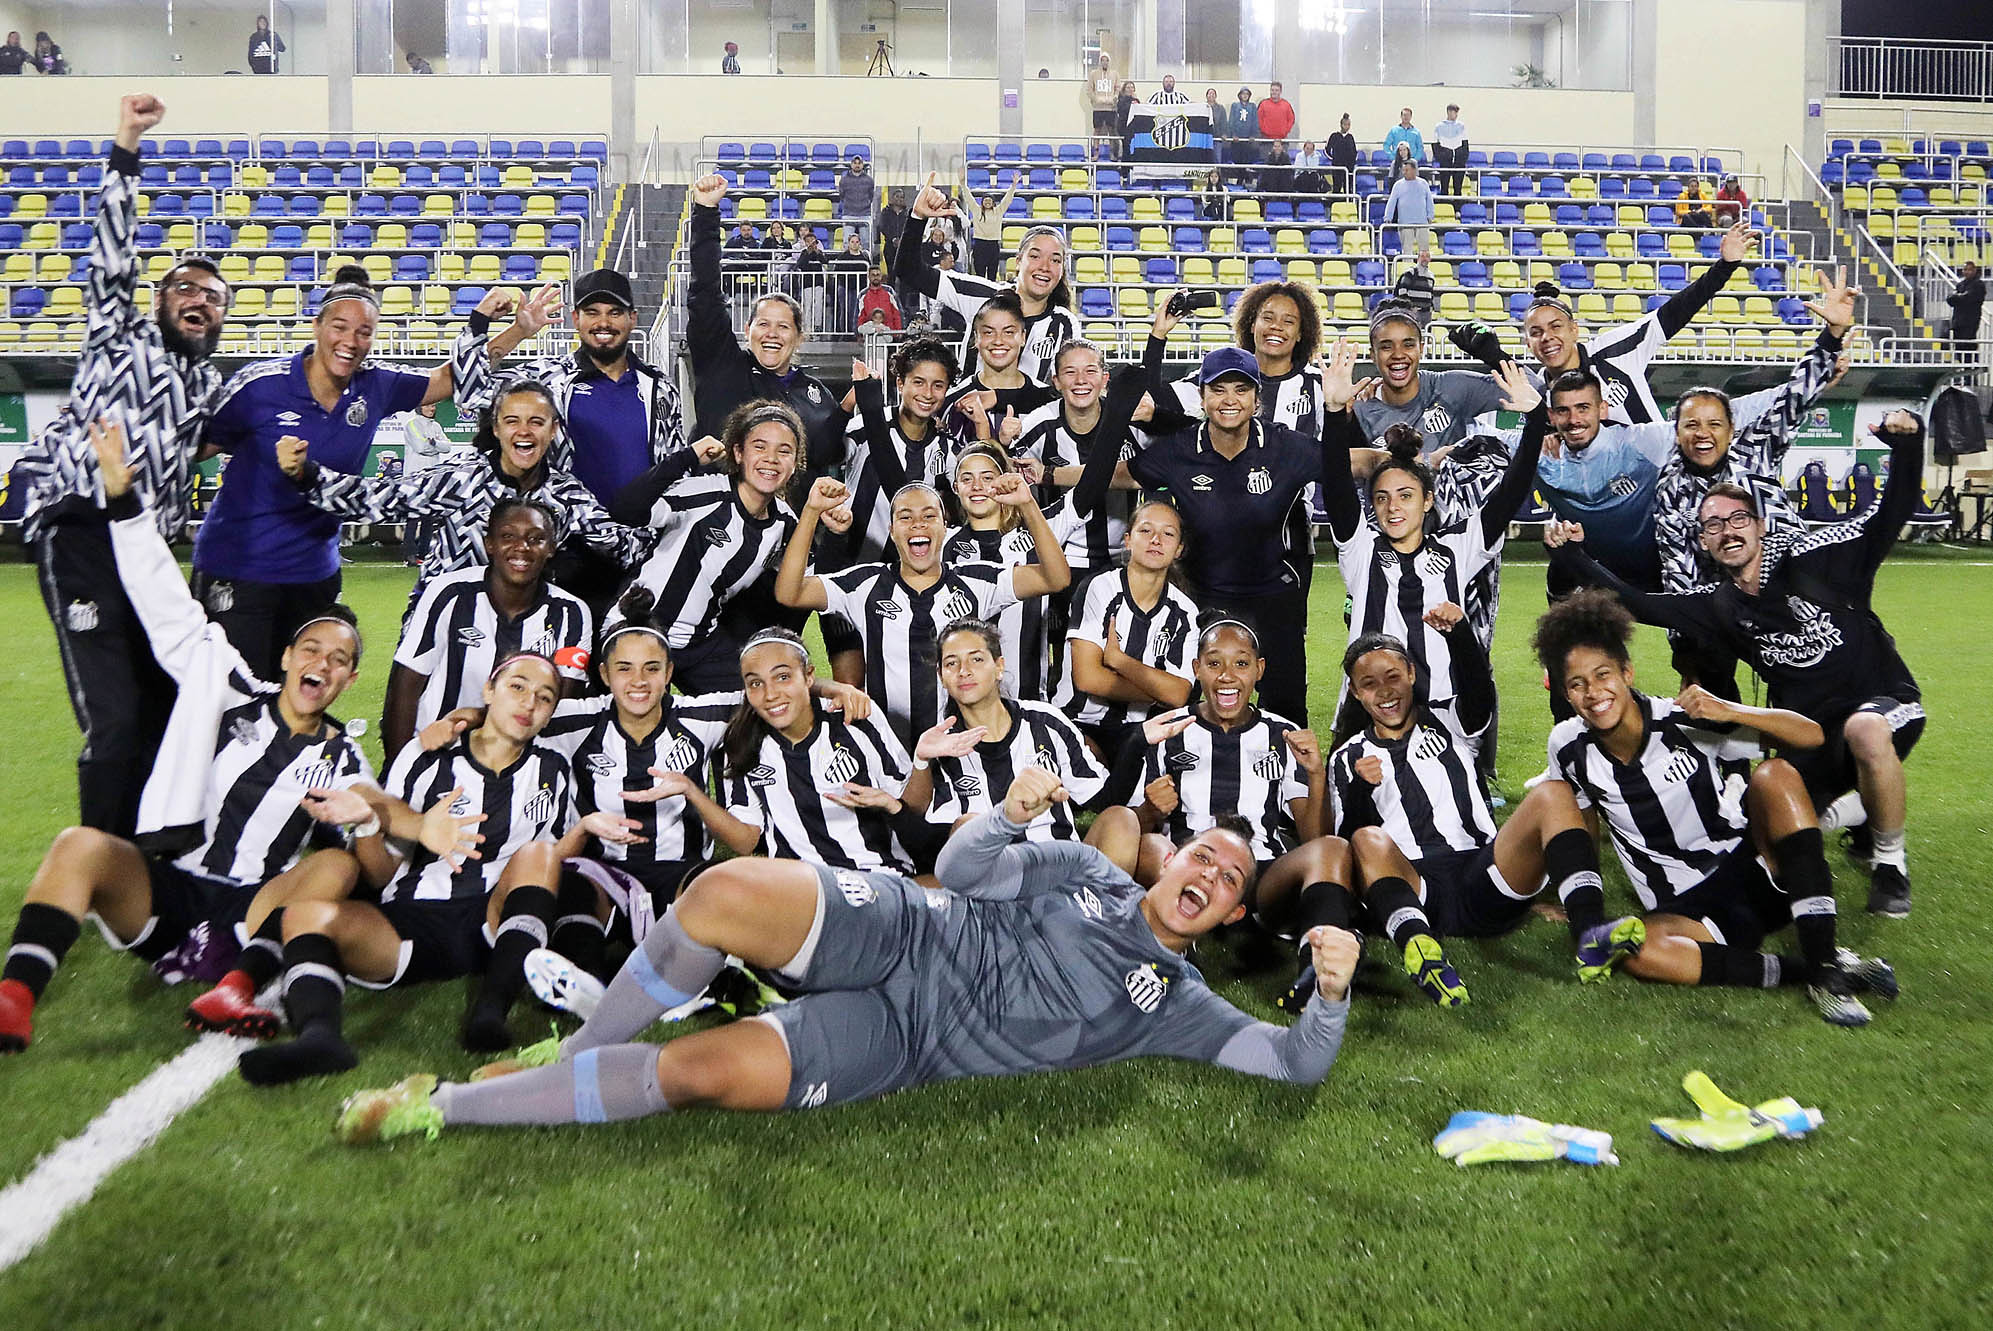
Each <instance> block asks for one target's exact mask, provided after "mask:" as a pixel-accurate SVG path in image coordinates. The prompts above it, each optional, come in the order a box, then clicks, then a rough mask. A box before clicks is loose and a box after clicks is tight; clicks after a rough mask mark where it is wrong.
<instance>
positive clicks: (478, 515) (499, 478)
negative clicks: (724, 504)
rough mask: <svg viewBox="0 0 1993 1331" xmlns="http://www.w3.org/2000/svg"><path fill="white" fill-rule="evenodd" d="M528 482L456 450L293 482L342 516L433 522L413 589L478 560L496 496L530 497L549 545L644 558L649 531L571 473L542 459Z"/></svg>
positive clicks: (310, 471)
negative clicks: (542, 511) (410, 463)
mask: <svg viewBox="0 0 1993 1331" xmlns="http://www.w3.org/2000/svg"><path fill="white" fill-rule="evenodd" d="M528 479H529V481H530V482H531V483H530V484H528V485H524V486H520V485H516V484H514V483H513V480H512V478H511V477H509V476H507V475H505V474H504V473H503V472H501V471H500V470H499V469H498V464H497V463H496V462H494V461H492V459H491V458H490V457H488V456H487V455H485V454H484V453H481V452H479V451H478V450H477V449H475V448H459V449H455V450H453V451H451V452H449V453H445V454H444V455H443V456H442V457H440V458H438V459H437V460H436V461H435V462H434V463H433V464H431V465H430V466H428V467H425V468H423V469H422V470H421V471H419V472H417V473H415V474H414V475H413V476H408V475H403V476H396V477H386V476H347V475H344V474H342V473H339V472H334V471H327V470H324V469H322V468H319V467H317V466H315V465H314V464H312V463H310V462H307V463H306V464H305V474H304V476H303V477H302V478H301V480H300V484H301V485H302V487H303V489H304V492H305V498H307V499H308V500H310V501H311V503H312V504H313V505H314V506H316V507H318V508H322V509H324V510H325V511H326V512H327V513H336V514H338V515H339V516H340V517H342V518H346V519H348V520H349V521H353V522H399V521H402V520H404V519H407V518H433V519H435V520H436V522H437V524H438V525H437V528H436V532H435V535H434V536H432V537H431V538H430V541H429V550H428V552H427V553H426V554H425V555H423V557H422V571H421V573H420V574H419V575H418V577H417V578H416V585H417V586H418V587H420V586H422V585H423V584H425V583H427V582H428V581H429V579H431V578H433V577H436V576H437V575H439V574H443V573H451V572H454V571H456V570H457V569H460V568H474V567H476V566H478V565H480V564H483V563H484V562H485V551H484V529H485V524H486V522H487V521H488V520H489V519H490V517H491V510H492V508H493V507H494V506H496V505H497V503H498V501H499V500H501V499H536V500H538V501H539V502H541V503H543V504H545V505H546V506H547V507H548V508H550V509H552V510H553V512H554V522H555V527H554V543H555V544H556V545H564V544H566V542H567V540H568V538H569V537H577V538H579V539H580V540H581V541H582V543H583V544H585V545H587V546H588V547H589V548H590V549H591V550H594V551H595V552H597V553H598V554H601V555H604V556H606V557H608V558H610V559H613V560H615V561H616V562H617V563H619V564H621V565H623V566H624V567H625V568H631V567H634V566H636V565H638V564H641V563H642V562H643V561H644V559H645V558H646V557H648V556H649V554H650V550H651V546H652V545H653V544H655V543H656V539H657V538H656V535H655V534H654V533H652V532H648V531H645V530H643V529H642V528H638V527H626V526H624V525H623V524H622V523H620V522H617V521H615V520H614V519H612V518H611V517H610V516H609V514H608V512H607V511H606V510H604V509H603V507H602V505H601V504H599V503H597V502H596V500H595V496H594V495H592V494H590V493H589V492H588V487H587V486H585V485H583V484H582V483H581V482H580V481H578V480H576V479H575V477H574V474H573V473H572V472H566V471H562V470H561V469H560V468H559V467H553V466H549V465H547V464H546V463H544V462H542V463H541V464H540V466H539V468H538V471H537V474H536V476H535V477H529V478H528Z"/></svg>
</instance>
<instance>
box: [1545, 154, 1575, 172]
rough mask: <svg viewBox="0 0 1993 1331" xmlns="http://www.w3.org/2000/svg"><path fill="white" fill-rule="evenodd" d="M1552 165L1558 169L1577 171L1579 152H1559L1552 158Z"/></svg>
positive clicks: (1554, 168)
mask: <svg viewBox="0 0 1993 1331" xmlns="http://www.w3.org/2000/svg"><path fill="white" fill-rule="evenodd" d="M1550 166H1551V168H1552V169H1553V170H1556V171H1576V170H1577V169H1578V154H1576V153H1571V152H1563V153H1558V154H1556V155H1555V156H1553V157H1552V158H1551V159H1550Z"/></svg>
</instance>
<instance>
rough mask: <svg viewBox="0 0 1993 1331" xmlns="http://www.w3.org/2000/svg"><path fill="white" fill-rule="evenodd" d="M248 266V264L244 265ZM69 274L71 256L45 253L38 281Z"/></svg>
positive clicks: (60, 278) (62, 278)
mask: <svg viewBox="0 0 1993 1331" xmlns="http://www.w3.org/2000/svg"><path fill="white" fill-rule="evenodd" d="M244 267H245V268H246V267H247V265H244ZM68 276H69V256H68V255H67V254H45V255H43V256H42V261H41V264H40V265H39V267H38V269H37V271H36V273H35V280H36V281H37V282H61V281H63V280H65V279H66V278H67V277H68Z"/></svg>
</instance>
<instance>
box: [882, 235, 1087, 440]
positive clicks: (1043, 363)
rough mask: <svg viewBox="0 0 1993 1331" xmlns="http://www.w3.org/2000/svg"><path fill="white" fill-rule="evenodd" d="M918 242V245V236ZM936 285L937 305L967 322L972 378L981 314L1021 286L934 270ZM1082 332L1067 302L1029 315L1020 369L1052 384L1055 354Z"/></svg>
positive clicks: (966, 353)
mask: <svg viewBox="0 0 1993 1331" xmlns="http://www.w3.org/2000/svg"><path fill="white" fill-rule="evenodd" d="M904 243H905V242H902V244H904ZM914 243H915V247H916V248H918V245H919V238H918V237H916V238H915V241H914ZM934 284H935V289H934V302H935V304H937V305H939V306H941V307H942V308H943V309H945V310H953V311H954V312H955V313H957V314H959V315H961V316H962V322H963V323H964V324H965V325H967V328H968V331H967V332H965V333H964V334H963V335H962V349H961V362H962V376H963V377H964V378H969V377H971V376H973V375H974V374H975V372H976V315H977V313H978V312H980V311H981V310H982V308H983V306H984V305H986V304H987V303H988V302H989V299H990V297H992V296H994V295H996V294H997V293H998V292H1002V291H1015V290H1016V289H1017V288H1016V286H1015V285H1014V284H1013V283H1009V282H992V281H989V280H988V279H987V278H981V277H975V276H972V275H971V274H968V273H944V272H941V271H939V270H934ZM1079 335H1080V321H1079V318H1078V317H1077V316H1076V315H1075V314H1074V313H1073V311H1072V310H1071V309H1070V308H1068V307H1066V306H1064V305H1048V306H1046V308H1045V311H1044V313H1042V314H1039V315H1037V316H1036V317H1027V318H1026V319H1025V321H1024V346H1023V347H1022V349H1020V350H1019V352H1018V354H1017V368H1018V369H1020V370H1022V371H1023V372H1024V376H1025V377H1026V378H1027V379H1030V380H1032V381H1034V382H1036V383H1041V384H1049V383H1051V382H1052V360H1053V357H1054V356H1056V355H1057V354H1058V351H1059V348H1060V347H1062V346H1064V345H1065V344H1066V343H1068V342H1070V341H1072V340H1073V339H1074V338H1076V337H1078V336H1079ZM1019 414H1020V415H1022V414H1023V413H1021V412H1020V413H1019Z"/></svg>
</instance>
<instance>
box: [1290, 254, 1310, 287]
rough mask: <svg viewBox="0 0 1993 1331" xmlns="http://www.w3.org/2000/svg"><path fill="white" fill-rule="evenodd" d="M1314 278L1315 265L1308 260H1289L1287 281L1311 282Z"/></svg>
mask: <svg viewBox="0 0 1993 1331" xmlns="http://www.w3.org/2000/svg"><path fill="white" fill-rule="evenodd" d="M1315 278H1316V273H1315V265H1314V262H1313V261H1312V260H1309V259H1289V260H1288V261H1287V280H1288V281H1290V282H1313V281H1314V280H1315Z"/></svg>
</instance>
